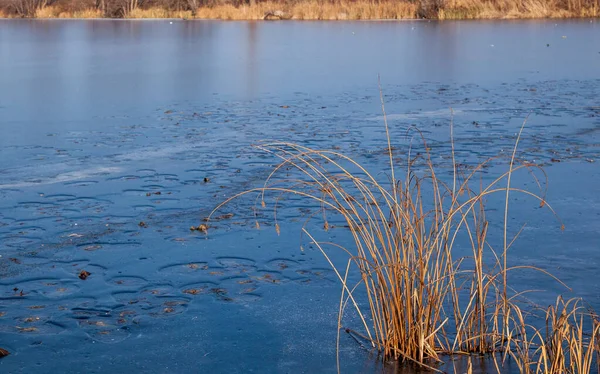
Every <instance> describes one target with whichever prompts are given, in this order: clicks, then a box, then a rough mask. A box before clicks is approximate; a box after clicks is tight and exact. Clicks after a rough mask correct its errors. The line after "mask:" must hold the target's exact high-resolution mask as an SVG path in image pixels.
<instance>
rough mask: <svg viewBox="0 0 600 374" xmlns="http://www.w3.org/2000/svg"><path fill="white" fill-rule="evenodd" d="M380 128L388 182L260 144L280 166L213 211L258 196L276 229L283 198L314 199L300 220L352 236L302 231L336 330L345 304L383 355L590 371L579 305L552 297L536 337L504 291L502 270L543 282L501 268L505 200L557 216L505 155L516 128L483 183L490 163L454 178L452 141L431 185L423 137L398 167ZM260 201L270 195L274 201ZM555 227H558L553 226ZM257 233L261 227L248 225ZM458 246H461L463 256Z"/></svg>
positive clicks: (336, 160)
mask: <svg viewBox="0 0 600 374" xmlns="http://www.w3.org/2000/svg"><path fill="white" fill-rule="evenodd" d="M382 109H384V108H383V98H382ZM384 114H385V109H384ZM384 118H385V115H384ZM385 126H386V134H387V141H388V147H387V154H386V159H387V160H386V163H388V164H389V175H388V177H387V178H386V177H383V178H381V177H377V176H376V175H375V174H372V173H371V172H369V171H368V170H367V169H366V168H365V167H363V166H362V165H360V164H359V163H358V162H357V161H356V160H354V159H352V158H351V157H349V156H347V155H344V154H342V153H339V152H337V151H330V150H319V149H313V148H310V147H305V146H302V145H299V144H293V143H288V142H273V143H267V144H262V145H259V146H257V148H258V149H260V150H262V151H264V152H267V153H271V154H273V155H275V156H276V157H278V158H279V159H280V160H281V162H280V164H279V165H278V166H276V167H275V168H274V170H273V171H272V172H271V174H270V175H269V176H268V177H267V179H266V181H265V183H264V185H263V187H260V188H256V189H252V190H249V191H245V192H242V193H240V194H238V195H235V196H233V197H231V198H230V199H228V200H226V201H225V202H223V203H222V204H220V205H219V206H218V207H217V208H216V209H215V211H216V210H218V209H220V208H221V207H222V206H224V205H226V204H228V203H229V202H230V201H231V200H233V199H237V198H239V197H241V196H244V195H246V194H248V193H258V200H260V205H261V207H256V211H258V210H260V209H261V208H262V209H263V210H265V209H266V208H268V207H269V206H271V209H273V212H274V215H273V218H272V219H273V220H274V226H275V227H276V231H277V232H278V233H279V230H280V225H281V224H282V223H281V222H279V221H278V220H277V210H278V209H279V206H280V203H279V202H280V201H281V200H282V198H283V196H284V195H290V196H293V197H294V199H298V198H301V199H307V200H308V201H312V202H313V204H314V206H315V207H317V209H318V211H319V213H320V214H314V215H312V216H311V217H312V219H316V218H315V217H322V218H320V219H322V220H323V221H324V222H323V225H322V227H324V229H325V231H327V230H330V229H331V228H332V227H333V225H332V224H331V223H332V222H335V223H336V225H337V226H340V224H339V222H343V223H344V225H343V226H345V227H347V228H348V231H349V233H348V235H350V236H351V237H352V238H353V245H352V246H350V247H343V246H341V245H340V244H339V243H327V242H320V241H319V240H317V239H316V238H315V237H314V236H313V235H312V234H311V233H310V232H309V231H308V229H307V224H305V225H304V227H303V229H302V230H303V234H304V235H306V237H307V238H308V239H309V240H310V241H311V242H312V244H314V245H315V246H316V247H317V248H318V249H319V250H320V251H321V253H322V254H323V256H324V257H325V259H326V260H327V261H328V262H329V264H330V265H331V267H332V269H333V270H334V272H335V274H336V275H337V277H338V279H339V280H340V282H341V284H342V293H341V296H340V310H339V317H338V319H339V320H338V322H339V327H340V328H341V322H342V317H343V315H344V313H345V310H346V308H347V307H348V306H349V305H350V306H352V307H353V308H354V309H355V311H356V313H357V315H358V316H359V317H360V320H361V321H362V327H363V329H364V332H362V333H360V332H353V333H354V334H355V335H357V336H361V337H363V338H364V339H365V340H366V341H368V342H369V343H370V344H371V345H372V346H373V347H374V348H376V349H377V350H378V351H380V352H382V353H383V356H384V357H385V358H387V359H390V358H392V359H398V360H403V361H406V362H411V363H415V364H417V365H419V366H424V367H427V368H430V369H432V370H437V369H436V368H435V366H436V364H437V363H439V362H441V361H442V357H441V356H442V355H445V354H484V355H490V356H491V357H494V360H495V361H494V362H495V364H496V368H497V369H498V371H499V372H500V371H501V368H502V366H503V364H504V363H505V362H506V360H507V358H509V357H510V358H513V359H514V360H515V361H516V362H517V365H518V366H519V367H520V368H521V370H522V372H525V373H557V372H561V373H582V374H583V373H589V372H590V370H591V369H590V368H591V365H592V363H594V362H596V359H597V356H598V351H599V346H600V344H599V343H598V338H597V335H598V332H599V329H600V327H599V324H598V321H597V319H596V318H595V317H593V316H592V314H590V313H588V315H587V317H586V316H585V315H584V314H583V313H582V310H581V307H580V304H581V303H580V301H576V300H569V301H567V302H564V301H563V300H562V299H561V298H559V299H558V301H557V304H556V306H554V307H550V308H548V310H547V311H546V322H547V326H546V328H545V330H544V329H536V328H534V327H533V325H532V324H531V323H532V321H536V319H535V317H532V316H531V313H530V311H524V310H523V309H522V307H523V305H526V302H525V301H524V300H525V299H524V294H525V293H526V292H528V291H522V290H521V291H518V290H515V289H513V287H512V285H511V284H510V283H509V279H510V278H509V274H511V273H512V272H515V271H522V270H534V271H537V272H539V273H540V274H541V275H542V276H548V277H550V278H554V277H553V276H552V275H551V274H549V273H548V272H546V271H544V270H542V269H538V268H535V267H532V266H523V265H517V266H515V265H510V261H508V256H509V249H510V248H511V247H512V245H513V244H514V242H515V240H516V238H517V237H518V235H519V233H520V231H519V232H518V233H517V234H516V235H515V236H514V237H513V238H510V237H508V221H509V201H510V196H511V195H512V194H522V195H525V196H528V197H529V198H532V199H534V200H537V202H538V203H539V206H540V207H545V208H546V209H549V211H550V212H552V213H553V214H554V215H555V216H556V214H555V212H554V210H553V209H552V207H551V206H550V205H549V204H548V202H547V201H546V199H545V186H546V185H547V180H546V177H545V174H544V173H543V170H541V169H540V168H539V167H538V166H536V165H533V164H529V163H526V162H521V161H520V160H519V159H518V158H517V157H516V154H517V152H516V151H517V146H518V142H519V139H520V136H521V132H519V135H518V137H517V140H516V141H515V146H514V150H513V153H512V157H510V159H509V160H508V162H509V168H508V170H507V171H505V172H504V173H502V174H500V175H498V176H497V177H496V178H494V179H492V180H491V182H490V183H489V184H487V185H484V184H483V182H482V181H483V178H482V174H483V172H484V169H486V168H487V166H488V165H489V164H490V163H491V162H492V161H496V160H497V159H489V160H486V161H484V162H482V163H481V164H479V165H476V166H475V167H474V168H472V169H471V170H470V171H464V170H462V169H461V170H459V168H458V166H457V165H458V164H457V163H456V160H455V155H454V142H453V141H452V155H451V156H452V164H453V166H452V170H453V172H452V173H451V174H452V175H451V177H449V178H448V177H440V174H438V171H439V170H438V169H439V166H437V167H436V165H434V163H433V161H432V158H431V155H430V154H429V151H428V150H429V148H428V147H427V144H426V141H425V139H424V138H422V136H421V138H422V141H423V149H424V150H425V151H424V152H421V153H416V154H414V155H412V154H411V153H410V152H409V155H408V158H407V159H406V160H404V163H405V165H406V166H405V167H404V168H402V169H401V170H397V169H398V167H397V165H398V163H397V160H396V159H395V155H394V152H393V147H392V145H391V137H390V135H389V131H388V127H387V121H386V123H385ZM524 126H525V123H524V124H523V127H524ZM451 128H452V127H451ZM522 130H523V128H521V131H522ZM415 131H416V130H415ZM417 134H418V133H417ZM418 135H419V136H420V134H418ZM451 137H452V132H451ZM516 173H526V174H528V175H530V176H531V178H532V179H533V181H534V182H535V184H536V185H537V186H538V188H539V190H538V191H537V192H536V191H529V190H524V189H521V188H518V187H515V186H514V185H513V184H514V183H513V182H512V177H513V175H514V174H516ZM474 185H475V186H477V187H478V188H474V187H473V186H474ZM270 194H274V203H273V204H270V203H269V199H268V197H269V195H270ZM495 195H497V196H499V197H500V198H502V199H503V200H504V202H505V203H504V206H505V208H504V216H503V220H504V223H503V226H504V228H503V242H502V243H501V245H499V246H498V248H499V249H495V246H493V245H492V243H491V242H490V241H488V230H489V227H490V224H489V222H488V220H487V216H486V213H487V209H486V202H487V201H488V200H489V199H491V198H492V197H493V196H495ZM213 213H214V212H213ZM211 215H212V214H211ZM209 218H210V217H209ZM557 219H558V217H557ZM558 222H559V225H557V227H561V228H563V227H564V225H562V223H561V222H560V220H558ZM256 227H257V228H259V227H260V224H259V222H258V220H257V221H256ZM457 243H461V244H460V245H459V244H457ZM464 243H469V246H470V248H468V249H465V248H464ZM334 251H337V252H340V251H341V253H342V254H345V255H346V256H347V260H346V262H344V263H343V264H340V263H339V261H338V260H337V256H333V255H332V254H333V252H334ZM465 251H466V252H465ZM351 279H353V280H354V281H351ZM554 279H556V278H554ZM556 281H558V282H560V281H559V280H558V279H556ZM360 290H362V293H361V292H360ZM586 318H587V323H586V322H585V320H586ZM530 319H531V321H530ZM590 326H591V335H585V334H584V328H585V327H588V328H589V327H590ZM528 337H530V338H528ZM338 344H339V332H338Z"/></svg>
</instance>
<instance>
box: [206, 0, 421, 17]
mask: <svg viewBox="0 0 600 374" xmlns="http://www.w3.org/2000/svg"><path fill="white" fill-rule="evenodd" d="M278 10H279V11H282V12H283V13H284V14H286V15H287V16H288V17H289V18H291V19H296V20H360V19H411V18H415V17H416V11H417V6H416V5H415V4H413V3H408V2H391V1H388V2H380V3H375V2H372V1H364V0H358V1H355V2H347V1H341V2H338V3H328V2H317V1H312V0H311V1H301V2H294V3H290V4H284V5H282V4H281V3H276V2H270V1H268V2H259V3H257V4H256V5H252V6H248V5H243V6H240V7H234V6H233V5H230V4H224V5H216V6H213V7H206V8H200V9H198V11H197V12H196V18H201V19H222V20H245V19H248V20H261V19H263V18H264V17H265V14H267V13H269V12H275V11H278Z"/></svg>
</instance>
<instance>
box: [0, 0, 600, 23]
mask: <svg viewBox="0 0 600 374" xmlns="http://www.w3.org/2000/svg"><path fill="white" fill-rule="evenodd" d="M61 4H62V3H61V0H57V1H55V2H54V3H53V5H47V6H43V7H38V8H34V9H31V10H29V11H28V12H21V13H18V12H16V11H14V10H13V11H12V12H9V9H2V8H0V19H13V18H17V19H23V18H26V19H96V20H98V19H127V20H131V19H138V20H139V19H147V20H159V19H160V20H176V19H179V20H186V21H191V20H230V21H259V20H280V21H284V20H293V21H403V20H407V21H417V20H516V19H579V18H581V19H593V18H599V17H600V6H598V5H597V4H596V3H595V2H594V1H593V0H583V1H581V2H580V3H578V4H577V6H574V5H572V4H571V3H569V4H562V5H558V3H551V2H550V1H549V0H518V1H517V0H504V1H503V2H500V1H490V0H469V2H465V0H451V1H449V2H447V3H445V4H442V3H437V2H435V0H420V2H419V1H417V2H408V1H380V2H373V1H371V0H356V1H354V2H347V1H340V2H333V3H332V2H320V1H319V2H317V1H315V0H301V1H299V2H295V3H286V2H284V3H279V2H271V1H265V2H259V3H253V4H252V5H248V4H243V5H240V6H234V5H232V4H229V3H221V4H219V5H214V6H202V7H199V8H196V9H194V10H170V9H167V8H162V7H152V8H140V7H138V8H134V9H125V8H122V7H116V8H103V10H100V9H93V8H90V9H71V8H69V7H68V6H67V4H64V5H61ZM436 4H437V5H436Z"/></svg>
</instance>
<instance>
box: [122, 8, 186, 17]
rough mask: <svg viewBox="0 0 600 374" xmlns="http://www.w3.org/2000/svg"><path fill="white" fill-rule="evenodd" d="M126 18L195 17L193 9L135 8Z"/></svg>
mask: <svg viewBox="0 0 600 374" xmlns="http://www.w3.org/2000/svg"><path fill="white" fill-rule="evenodd" d="M124 18H130V19H151V18H182V19H191V18H193V16H192V12H191V11H182V10H179V11H172V10H167V9H163V8H156V7H155V8H148V9H142V8H135V9H133V10H131V11H130V12H127V13H126V14H125V17H124Z"/></svg>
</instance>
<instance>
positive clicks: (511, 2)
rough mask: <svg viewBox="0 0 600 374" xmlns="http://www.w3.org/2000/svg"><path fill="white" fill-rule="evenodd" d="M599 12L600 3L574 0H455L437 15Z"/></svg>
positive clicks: (560, 15)
mask: <svg viewBox="0 0 600 374" xmlns="http://www.w3.org/2000/svg"><path fill="white" fill-rule="evenodd" d="M598 16H600V3H597V2H595V1H591V0H590V1H586V0H582V1H573V0H496V1H490V0H453V1H449V2H447V3H446V4H445V5H444V6H443V7H442V8H441V9H440V10H439V11H438V17H437V18H438V19H442V20H443V19H527V18H574V17H598Z"/></svg>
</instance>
